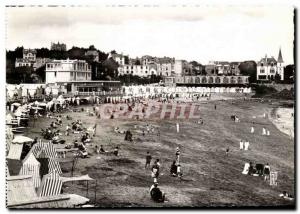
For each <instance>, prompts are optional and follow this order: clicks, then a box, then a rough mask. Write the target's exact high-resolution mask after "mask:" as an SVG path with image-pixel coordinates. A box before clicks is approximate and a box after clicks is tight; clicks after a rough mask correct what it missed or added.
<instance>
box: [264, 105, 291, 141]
mask: <svg viewBox="0 0 300 214" xmlns="http://www.w3.org/2000/svg"><path fill="white" fill-rule="evenodd" d="M293 115H294V109H293V108H282V107H279V108H275V109H274V113H273V114H271V117H270V120H271V122H272V123H273V124H274V125H275V126H276V128H277V129H279V130H280V131H281V132H283V133H284V134H286V135H288V136H289V137H290V138H294V116H293Z"/></svg>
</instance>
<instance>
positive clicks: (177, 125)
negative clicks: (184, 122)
mask: <svg viewBox="0 0 300 214" xmlns="http://www.w3.org/2000/svg"><path fill="white" fill-rule="evenodd" d="M176 130H177V133H179V123H176Z"/></svg>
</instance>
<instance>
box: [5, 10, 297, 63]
mask: <svg viewBox="0 0 300 214" xmlns="http://www.w3.org/2000/svg"><path fill="white" fill-rule="evenodd" d="M293 40H294V24H293V8H292V7H288V6H265V7H264V6H222V7H221V6H192V5H190V6H182V5H181V6H179V5H177V6H176V7H175V6H171V5H169V6H151V7H145V6H141V5H137V6H134V5H131V6H121V7H113V6H111V5H110V6H104V5H103V6H99V5H98V6H81V7H79V6H75V7H71V6H65V7H62V6H59V7H45V6H43V7H37V6H36V7H7V8H6V49H8V50H13V49H15V48H16V47H17V46H23V47H25V48H41V47H47V48H50V44H51V42H57V41H59V42H63V43H66V44H67V48H68V49H69V48H71V47H72V46H77V47H89V45H94V46H95V47H96V48H97V49H99V50H101V51H104V52H109V51H111V50H116V51H117V52H119V53H123V54H126V55H129V57H131V58H135V57H137V56H139V57H140V56H142V55H152V56H158V57H163V56H169V57H175V58H176V59H185V60H188V61H192V60H196V61H198V62H200V63H202V64H207V63H208V62H209V61H210V60H218V61H244V60H255V61H258V60H260V59H261V58H262V57H264V56H265V55H266V54H267V56H274V57H275V59H277V57H278V52H279V48H281V50H282V55H283V59H284V61H285V63H286V64H292V63H293Z"/></svg>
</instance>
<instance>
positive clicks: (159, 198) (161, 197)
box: [150, 183, 165, 203]
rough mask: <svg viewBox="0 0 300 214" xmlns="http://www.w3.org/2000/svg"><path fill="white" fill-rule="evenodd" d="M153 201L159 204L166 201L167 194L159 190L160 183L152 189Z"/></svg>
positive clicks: (155, 184)
mask: <svg viewBox="0 0 300 214" xmlns="http://www.w3.org/2000/svg"><path fill="white" fill-rule="evenodd" d="M150 196H151V199H152V200H153V201H155V202H158V203H163V202H164V201H165V193H163V192H162V191H161V190H160V189H159V188H158V183H154V184H153V185H152V186H151V188H150Z"/></svg>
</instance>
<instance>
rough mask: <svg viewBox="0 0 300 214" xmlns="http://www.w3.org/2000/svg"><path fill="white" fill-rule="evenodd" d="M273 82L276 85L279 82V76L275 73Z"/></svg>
mask: <svg viewBox="0 0 300 214" xmlns="http://www.w3.org/2000/svg"><path fill="white" fill-rule="evenodd" d="M274 81H275V82H276V83H280V82H281V76H280V75H279V74H278V73H277V72H276V74H275V76H274Z"/></svg>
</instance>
